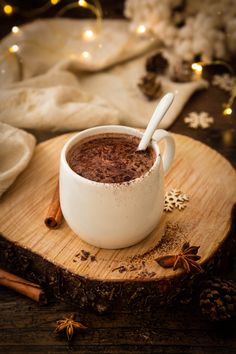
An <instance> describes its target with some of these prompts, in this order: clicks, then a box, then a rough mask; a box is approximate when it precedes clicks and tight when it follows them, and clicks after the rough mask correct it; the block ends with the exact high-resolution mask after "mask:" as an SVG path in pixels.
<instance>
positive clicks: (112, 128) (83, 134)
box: [60, 125, 161, 187]
mask: <svg viewBox="0 0 236 354" xmlns="http://www.w3.org/2000/svg"><path fill="white" fill-rule="evenodd" d="M119 130H120V131H119ZM90 133H91V134H90ZM106 133H111V134H112V133H118V134H129V135H133V136H136V137H142V135H143V132H141V131H140V130H139V129H137V128H132V127H128V126H124V125H100V126H96V127H92V128H88V129H84V130H82V131H80V132H77V133H76V134H75V135H73V136H72V137H71V138H70V139H68V140H67V141H66V143H65V144H64V146H63V148H62V150H61V154H60V155H61V158H60V160H61V163H63V164H64V166H66V169H67V172H69V174H70V175H71V176H72V177H73V178H75V179H77V180H79V181H81V182H83V183H86V184H90V185H91V184H92V185H97V186H109V187H117V186H127V185H130V184H134V183H138V182H140V181H141V180H143V179H144V178H145V177H147V176H148V175H149V174H150V173H151V172H152V171H153V170H154V169H156V168H158V167H159V165H160V162H161V158H160V149H159V145H158V143H157V141H156V140H155V139H151V145H152V148H153V150H154V152H155V154H156V158H155V161H154V163H153V165H152V166H151V168H150V169H149V170H148V171H147V172H146V173H145V174H143V175H141V176H140V177H136V178H134V179H131V180H130V181H124V182H120V183H118V182H115V183H108V182H97V181H93V180H91V179H88V178H86V177H83V176H80V175H79V174H77V173H76V172H75V171H74V170H73V169H72V168H71V167H70V165H69V163H68V161H67V159H66V155H67V153H68V150H69V149H70V148H72V146H74V145H75V144H76V143H77V142H79V141H80V140H82V139H85V138H89V137H90V136H95V135H102V134H106Z"/></svg>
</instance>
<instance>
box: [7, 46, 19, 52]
mask: <svg viewBox="0 0 236 354" xmlns="http://www.w3.org/2000/svg"><path fill="white" fill-rule="evenodd" d="M8 50H9V52H10V53H16V52H18V50H19V46H18V45H17V44H13V45H12V46H11V47H10V48H8Z"/></svg>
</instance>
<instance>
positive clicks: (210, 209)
mask: <svg viewBox="0 0 236 354" xmlns="http://www.w3.org/2000/svg"><path fill="white" fill-rule="evenodd" d="M70 136H71V134H67V135H62V136H59V137H56V138H53V139H50V140H48V141H46V142H44V143H41V144H39V145H38V146H37V148H36V152H35V155H34V158H33V159H32V161H31V163H30V165H29V166H28V168H27V169H26V170H25V171H24V172H23V173H22V175H21V176H20V177H19V178H18V179H17V181H16V183H15V184H14V185H13V186H12V188H10V190H9V191H8V192H7V193H6V194H5V196H4V197H3V198H2V199H1V201H0V206H1V214H0V225H1V228H0V231H1V233H2V234H3V235H4V237H5V238H6V239H7V240H9V241H11V242H12V243H15V244H17V245H18V246H21V247H23V248H26V249H28V250H30V252H32V253H34V254H37V255H39V256H41V257H42V258H43V259H45V260H47V261H49V262H50V263H53V264H55V265H57V266H58V267H59V268H62V269H66V270H68V271H70V272H71V273H73V274H77V275H79V276H81V277H84V278H86V279H88V280H89V279H96V280H102V281H108V282H109V281H123V280H128V281H143V280H145V281H148V280H152V281H153V280H160V279H162V278H164V277H175V276H177V275H178V274H179V272H180V271H175V272H174V271H173V270H172V269H164V268H161V267H160V266H158V265H157V263H156V262H155V258H156V257H158V256H160V255H164V254H166V253H168V254H176V253H178V252H179V250H180V249H181V246H182V244H183V243H184V242H186V241H189V242H190V243H191V244H193V245H198V246H200V250H199V254H200V255H201V257H202V258H201V262H205V261H206V260H208V259H209V258H210V257H211V256H213V255H214V253H215V252H216V251H217V249H218V248H219V245H220V244H221V243H222V242H223V241H224V239H225V238H226V236H227V233H228V230H229V228H230V214H231V209H232V206H233V204H234V203H235V202H236V173H235V171H234V169H233V168H232V167H231V165H230V164H229V162H228V161H227V160H225V159H224V158H223V157H222V156H221V155H219V154H218V153H217V152H215V151H214V150H212V149H210V148H209V147H207V146H206V145H204V144H202V143H200V142H197V141H196V140H193V139H191V138H188V137H186V136H183V135H178V134H174V138H175V141H176V151H177V153H176V157H175V160H174V163H173V166H172V168H171V170H170V172H169V173H168V175H167V176H166V181H165V182H166V183H165V189H166V190H169V189H170V188H177V189H179V188H180V189H181V190H182V191H183V192H184V193H186V194H188V195H189V196H190V201H189V202H188V205H187V208H186V209H185V210H183V211H179V210H174V211H173V212H172V213H164V214H163V217H162V219H161V222H160V224H159V225H158V227H157V228H156V229H155V230H154V231H153V232H152V233H151V234H150V235H149V236H148V237H147V238H146V239H145V240H144V241H142V242H140V243H139V244H137V245H135V246H133V247H129V248H126V249H121V250H104V249H98V248H96V247H93V246H90V245H88V244H87V243H85V242H84V241H82V240H81V239H80V238H79V237H78V236H77V235H75V234H74V233H73V232H72V231H71V230H70V229H69V227H68V226H67V224H66V222H64V223H63V225H62V226H61V227H60V228H59V229H58V230H48V229H47V228H46V227H45V225H44V222H43V220H44V216H45V213H46V210H47V208H48V205H49V202H50V199H51V196H52V193H53V191H54V188H55V184H56V181H57V178H58V163H59V154H60V150H61V148H62V146H63V144H64V143H65V141H66V140H67V139H68V138H69V137H70ZM91 222H92V221H91ZM83 251H86V252H89V254H90V256H89V257H87V258H86V257H85V258H86V259H83ZM91 256H95V258H96V259H95V261H92V260H91ZM143 262H145V269H143ZM120 266H124V267H125V271H124V272H120V271H119V270H120V269H119V267H120ZM144 270H145V272H144Z"/></svg>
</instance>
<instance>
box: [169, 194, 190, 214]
mask: <svg viewBox="0 0 236 354" xmlns="http://www.w3.org/2000/svg"><path fill="white" fill-rule="evenodd" d="M187 201H189V197H188V196H187V195H186V194H184V193H182V192H181V191H180V190H178V189H171V190H170V191H169V192H166V194H165V205H164V211H170V212H171V211H173V209H174V208H176V209H179V210H183V209H184V208H186V206H187V205H186V202H187Z"/></svg>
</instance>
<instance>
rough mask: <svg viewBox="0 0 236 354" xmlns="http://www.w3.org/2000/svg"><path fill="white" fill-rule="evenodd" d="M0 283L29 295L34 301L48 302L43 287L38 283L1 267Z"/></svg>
mask: <svg viewBox="0 0 236 354" xmlns="http://www.w3.org/2000/svg"><path fill="white" fill-rule="evenodd" d="M0 285H3V286H6V287H8V288H10V289H12V290H15V291H16V292H18V293H20V294H22V295H25V296H27V297H29V298H30V299H32V300H34V301H38V302H41V303H46V302H47V301H46V297H45V293H44V291H43V289H42V288H41V287H40V286H39V285H38V284H34V283H31V282H29V281H27V280H25V279H22V278H20V277H18V276H16V275H14V274H11V273H9V272H6V271H5V270H2V269H0Z"/></svg>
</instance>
